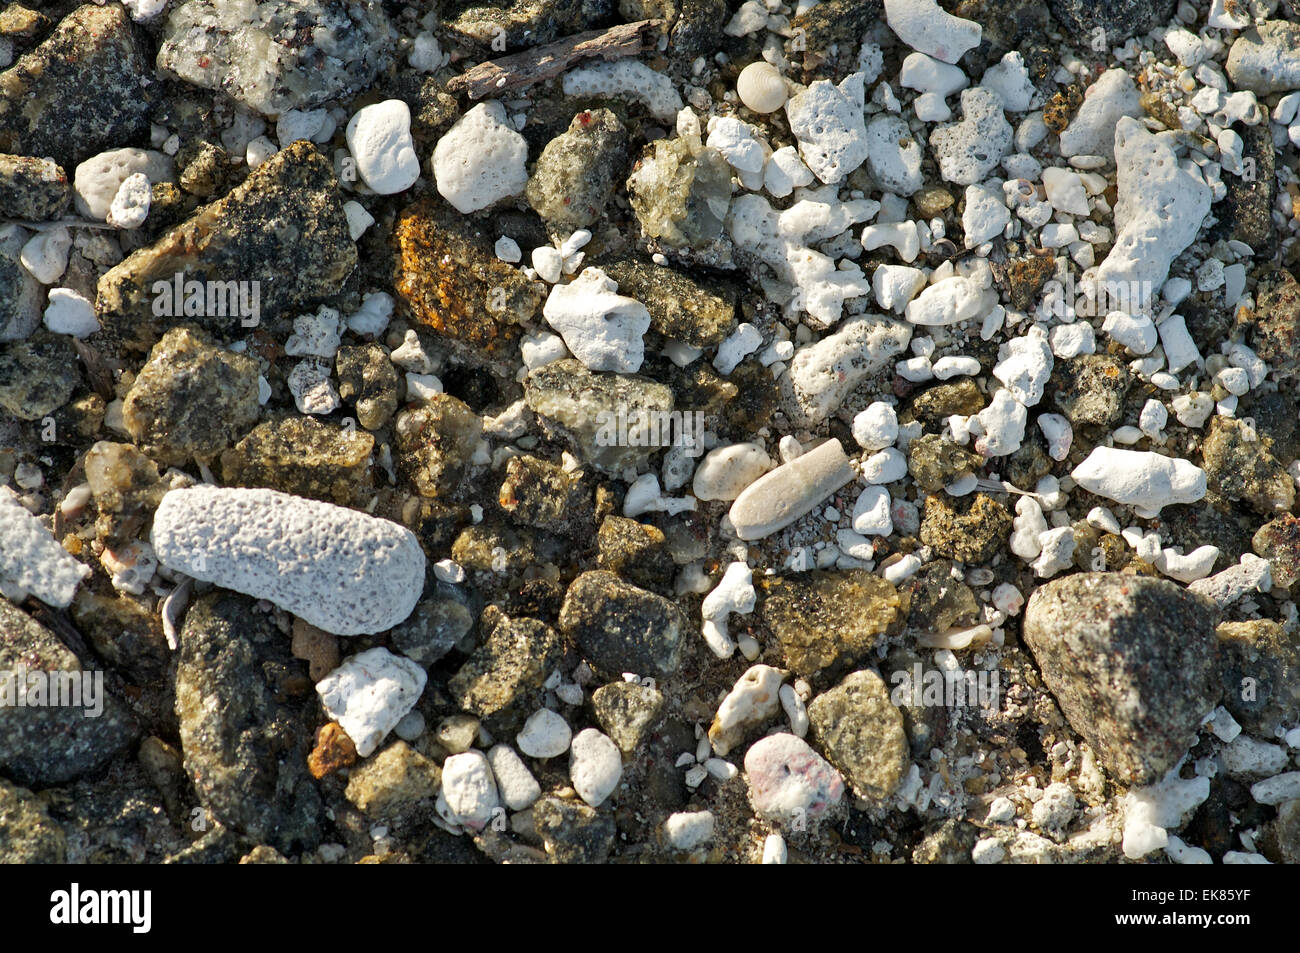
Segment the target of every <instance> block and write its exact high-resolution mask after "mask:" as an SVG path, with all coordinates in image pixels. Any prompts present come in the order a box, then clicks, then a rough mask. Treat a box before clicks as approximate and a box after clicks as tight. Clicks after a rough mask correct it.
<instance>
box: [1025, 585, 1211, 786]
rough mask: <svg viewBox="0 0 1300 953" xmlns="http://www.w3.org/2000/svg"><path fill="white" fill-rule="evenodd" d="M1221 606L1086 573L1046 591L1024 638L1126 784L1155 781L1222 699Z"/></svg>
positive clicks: (1106, 763)
mask: <svg viewBox="0 0 1300 953" xmlns="http://www.w3.org/2000/svg"><path fill="white" fill-rule="evenodd" d="M1216 621H1217V611H1216V610H1215V607H1214V605H1213V603H1211V602H1210V601H1209V600H1208V599H1205V598H1203V597H1201V596H1197V595H1194V594H1193V593H1190V592H1188V591H1187V590H1185V589H1183V588H1182V587H1181V586H1179V585H1177V584H1176V583H1173V582H1170V581H1168V580H1165V579H1153V578H1149V577H1143V576H1131V575H1126V574H1121V573H1082V574H1079V575H1074V576H1067V577H1066V578H1064V579H1055V580H1053V581H1052V582H1049V583H1047V584H1046V585H1044V586H1041V587H1039V588H1038V589H1037V590H1036V591H1035V592H1034V594H1033V596H1031V597H1030V600H1029V604H1028V606H1027V607H1026V609H1025V618H1024V640H1025V643H1026V644H1027V645H1028V646H1029V648H1030V650H1031V651H1032V652H1033V654H1034V658H1035V660H1036V661H1037V662H1038V666H1039V669H1040V670H1041V671H1042V675H1043V680H1044V681H1045V682H1046V683H1047V686H1048V688H1050V689H1051V691H1052V694H1053V695H1055V696H1056V700H1057V702H1058V703H1059V704H1060V706H1061V710H1062V712H1064V714H1065V717H1066V718H1067V719H1068V720H1069V722H1070V725H1071V726H1072V727H1073V728H1074V730H1075V731H1077V732H1078V733H1079V734H1080V735H1082V736H1083V738H1084V740H1086V741H1087V742H1088V743H1089V744H1090V745H1091V746H1092V748H1093V750H1094V751H1095V752H1096V753H1097V757H1098V759H1099V760H1100V762H1101V764H1102V766H1103V767H1105V768H1106V770H1107V771H1109V772H1110V773H1111V774H1112V775H1114V776H1115V778H1116V780H1118V781H1120V782H1121V783H1123V784H1129V785H1140V784H1149V783H1151V782H1153V781H1156V780H1158V779H1159V778H1160V777H1162V776H1163V775H1164V773H1165V772H1166V771H1167V770H1168V769H1169V768H1171V767H1172V766H1173V765H1174V763H1175V762H1177V761H1178V759H1179V758H1181V757H1182V756H1183V755H1184V754H1186V753H1187V749H1188V748H1189V747H1190V746H1191V744H1192V742H1193V741H1194V740H1195V736H1196V729H1197V727H1198V726H1199V725H1200V723H1201V719H1202V718H1204V717H1205V715H1206V714H1208V713H1209V712H1210V710H1211V709H1212V708H1213V707H1214V706H1215V704H1217V703H1218V701H1219V697H1220V695H1221V687H1220V684H1219V679H1218V677H1217V674H1218V673H1217V642H1216V639H1215V635H1214V625H1215V622H1216Z"/></svg>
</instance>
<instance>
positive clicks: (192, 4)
mask: <svg viewBox="0 0 1300 953" xmlns="http://www.w3.org/2000/svg"><path fill="white" fill-rule="evenodd" d="M390 45H391V30H390V27H389V23H388V18H387V17H386V16H385V15H384V12H383V10H382V9H377V8H374V7H365V8H356V7H353V6H352V5H351V4H349V3H346V2H344V0H306V2H290V0H258V2H254V3H248V4H240V5H238V6H230V5H228V4H225V3H223V2H221V0H187V2H185V3H182V4H179V5H177V6H174V7H173V8H172V10H171V12H170V13H169V14H168V17H167V22H166V25H165V27H164V30H163V36H162V41H161V42H160V43H159V46H158V69H159V70H160V71H162V72H164V73H169V74H174V75H176V76H178V77H180V78H181V79H183V80H185V81H186V82H188V83H193V84H194V85H196V86H202V87H205V88H207V89H220V90H222V91H224V92H226V93H228V94H229V95H230V96H231V97H233V98H234V99H236V100H238V101H239V102H241V103H244V104H245V105H247V106H249V107H251V108H252V109H255V110H257V111H258V112H261V113H265V114H267V115H270V116H276V115H280V114H281V113H284V112H287V111H288V110H290V109H299V108H307V107H310V106H315V105H318V104H320V103H323V102H326V101H328V100H334V99H339V98H342V97H345V96H347V95H348V94H350V93H356V92H360V91H361V90H363V89H365V88H366V87H367V86H369V85H370V83H371V81H372V80H374V78H375V74H376V72H377V71H378V69H379V66H380V63H381V61H382V57H383V56H384V54H385V53H386V52H387V49H388V48H389V46H390Z"/></svg>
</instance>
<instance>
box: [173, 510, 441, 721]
mask: <svg viewBox="0 0 1300 953" xmlns="http://www.w3.org/2000/svg"><path fill="white" fill-rule="evenodd" d="M152 541H153V546H154V551H155V552H156V553H157V555H158V559H159V561H160V562H161V563H162V564H163V565H164V566H166V567H167V568H168V569H171V570H173V571H175V572H183V573H185V574H186V575H188V576H193V577H194V578H196V579H201V580H204V581H206V582H212V583H215V584H216V585H218V586H221V587H223V588H226V589H233V590H235V591H236V592H242V593H244V594H245V595H249V596H253V597H254V598H258V599H266V600H268V601H270V602H273V603H275V604H276V605H277V606H279V607H280V608H282V609H285V610H287V611H289V612H292V613H293V614H294V615H296V616H298V617H299V618H301V619H303V620H305V621H307V622H310V623H311V624H312V625H314V626H316V627H318V628H321V629H324V630H325V631H326V632H332V633H334V634H335V635H360V634H363V633H373V632H383V631H384V630H386V629H391V628H392V627H393V626H395V625H397V624H398V623H399V622H401V621H402V620H403V619H405V618H406V617H407V616H408V615H410V614H411V610H412V609H414V608H415V604H416V602H418V601H419V599H420V595H421V594H422V593H423V591H424V569H425V557H424V551H423V550H422V549H421V548H420V543H419V540H417V539H416V537H415V534H414V533H412V532H411V531H410V530H408V529H406V528H405V527H403V526H399V525H397V524H396V523H392V522H389V521H388V520H385V519H380V518H378V517H376V516H370V515H368V514H366V513H362V512H361V511H359V510H352V509H347V508H346V507H342V506H335V505H334V504H332V503H322V502H320V501H319V500H308V499H304V498H302V497H298V496H290V495H289V494H287V493H279V492H277V491H275V490H266V489H246V488H236V487H229V488H227V487H215V486H195V487H190V488H187V489H181V490H172V491H171V492H170V493H168V494H167V495H166V496H164V497H163V500H162V503H161V504H159V506H158V510H157V512H156V513H155V514H154V526H153V537H152ZM353 740H354V741H355V740H356V739H355V738H354V739H353Z"/></svg>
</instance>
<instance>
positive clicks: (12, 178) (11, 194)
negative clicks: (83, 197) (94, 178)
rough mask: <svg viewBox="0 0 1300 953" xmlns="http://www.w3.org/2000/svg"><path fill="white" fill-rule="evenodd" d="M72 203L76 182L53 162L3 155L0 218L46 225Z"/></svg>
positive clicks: (0, 157) (0, 179)
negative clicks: (69, 178)
mask: <svg viewBox="0 0 1300 953" xmlns="http://www.w3.org/2000/svg"><path fill="white" fill-rule="evenodd" d="M70 204H72V183H71V182H69V181H68V176H67V173H65V172H64V171H63V170H62V169H61V168H59V166H58V164H57V163H55V162H54V161H53V160H52V159H37V158H35V157H33V156H8V155H0V218H20V219H23V220H24V221H28V222H43V221H45V220H47V219H51V218H59V217H60V216H62V215H63V214H64V213H65V212H66V211H67V210H68V206H69V205H70Z"/></svg>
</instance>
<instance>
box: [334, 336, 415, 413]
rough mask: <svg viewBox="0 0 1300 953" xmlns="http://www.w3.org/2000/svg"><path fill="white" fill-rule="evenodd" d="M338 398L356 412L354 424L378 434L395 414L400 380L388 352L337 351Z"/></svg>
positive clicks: (376, 348)
mask: <svg viewBox="0 0 1300 953" xmlns="http://www.w3.org/2000/svg"><path fill="white" fill-rule="evenodd" d="M335 369H336V370H337V371H338V378H339V397H341V398H342V399H343V400H344V401H346V402H347V403H349V404H352V405H353V407H355V408H356V412H357V423H359V424H361V426H362V427H364V428H365V429H366V430H378V429H380V428H381V427H383V426H385V425H386V424H387V423H388V422H389V421H390V420H392V418H393V414H394V412H396V410H397V403H398V395H399V393H400V389H401V378H400V377H398V375H397V369H396V368H395V367H394V366H393V362H392V360H391V359H390V358H389V355H388V352H387V351H385V350H384V349H383V348H382V347H381V346H380V345H378V344H373V343H372V344H361V345H358V346H356V347H351V346H349V347H341V348H339V353H338V356H337V357H336V359H335Z"/></svg>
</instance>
